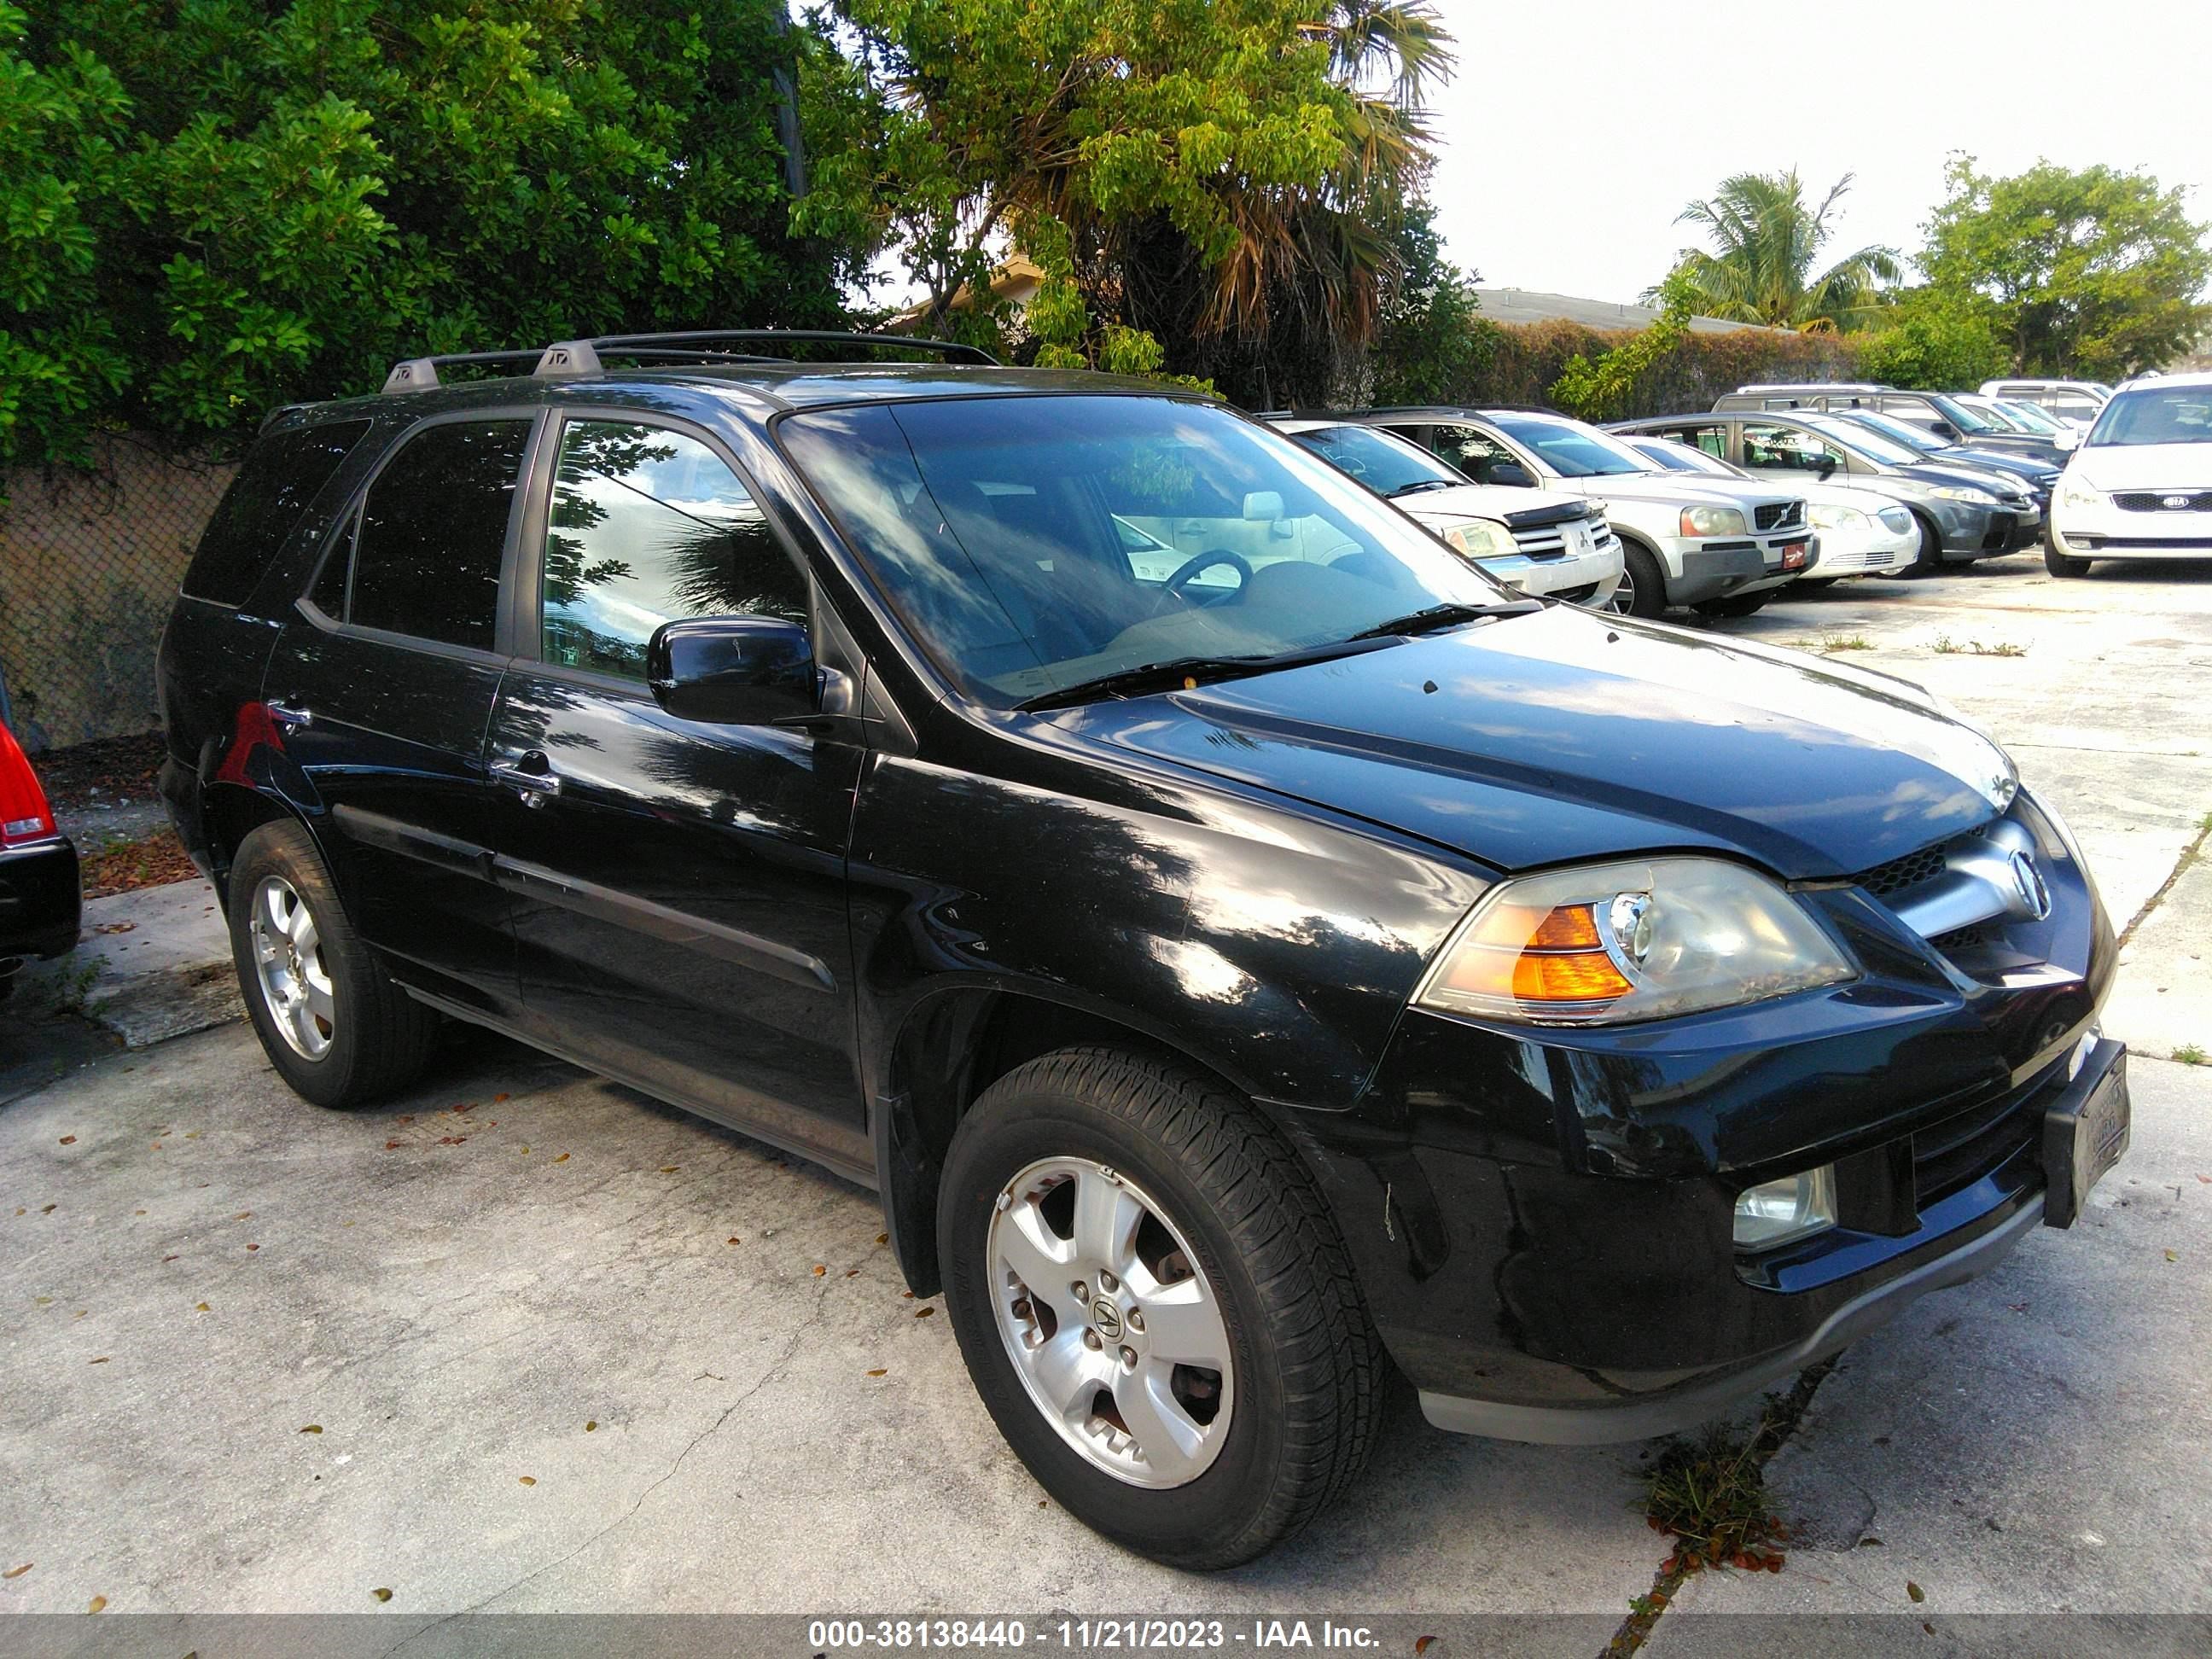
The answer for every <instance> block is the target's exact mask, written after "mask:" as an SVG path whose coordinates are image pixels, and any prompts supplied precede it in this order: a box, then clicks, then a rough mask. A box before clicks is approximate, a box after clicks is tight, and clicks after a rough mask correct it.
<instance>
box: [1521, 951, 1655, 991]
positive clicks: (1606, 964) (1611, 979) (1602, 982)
mask: <svg viewBox="0 0 2212 1659" xmlns="http://www.w3.org/2000/svg"><path fill="white" fill-rule="evenodd" d="M1627 989H1628V981H1627V980H1626V978H1625V977H1623V975H1622V974H1621V971H1620V969H1618V968H1616V967H1614V966H1613V958H1612V957H1608V956H1607V955H1606V953H1605V952H1604V951H1559V952H1558V953H1556V954H1544V953H1540V952H1537V951H1530V952H1529V953H1528V955H1526V956H1523V957H1520V958H1518V959H1517V960H1516V962H1515V963H1514V964H1513V994H1514V995H1515V996H1516V997H1518V998H1520V999H1521V1000H1522V1001H1523V1002H1605V1001H1608V1000H1611V999H1612V998H1614V997H1617V996H1620V995H1621V994H1623V993H1624V992H1626V990H1627Z"/></svg>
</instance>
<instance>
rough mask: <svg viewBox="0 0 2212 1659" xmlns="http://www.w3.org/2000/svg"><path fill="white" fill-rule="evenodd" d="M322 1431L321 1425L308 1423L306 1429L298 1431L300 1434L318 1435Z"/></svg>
mask: <svg viewBox="0 0 2212 1659" xmlns="http://www.w3.org/2000/svg"><path fill="white" fill-rule="evenodd" d="M322 1431H323V1425H321V1424H319V1423H310V1424H308V1425H307V1427H306V1428H304V1429H302V1430H301V1431H300V1432H301V1434H320V1433H321V1432H322Z"/></svg>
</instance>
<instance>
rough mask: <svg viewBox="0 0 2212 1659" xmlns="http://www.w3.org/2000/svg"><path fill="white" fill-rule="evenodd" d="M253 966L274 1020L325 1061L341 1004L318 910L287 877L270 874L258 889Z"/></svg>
mask: <svg viewBox="0 0 2212 1659" xmlns="http://www.w3.org/2000/svg"><path fill="white" fill-rule="evenodd" d="M247 927H248V929H249V930H250V932H251V933H252V942H253V965H254V968H255V969H256V973H257V977H258V981H259V985H260V990H261V1001H262V1005H263V1006H264V1007H265V1008H266V1009H267V1010H268V1013H269V1022H270V1024H271V1025H272V1026H274V1027H275V1028H276V1034H277V1035H278V1036H281V1037H283V1039H284V1041H285V1042H286V1043H287V1044H289V1046H290V1048H291V1050H292V1052H293V1053H294V1054H298V1055H299V1056H300V1057H301V1059H302V1060H320V1059H321V1058H322V1057H323V1056H324V1055H325V1054H328V1053H329V1052H330V1049H331V1039H332V1038H333V1037H334V1036H337V1023H336V1022H337V999H336V995H335V993H334V991H333V989H332V987H331V974H330V969H328V968H327V967H325V965H324V963H323V941H322V934H321V933H320V931H319V929H318V928H317V927H316V926H315V913H314V912H313V910H311V909H309V908H307V901H306V900H305V899H303V898H301V896H300V895H299V893H298V891H297V890H295V889H294V887H293V885H292V884H291V883H290V882H289V881H287V880H285V879H284V878H283V877H282V876H276V875H271V876H264V877H263V878H262V879H261V884H260V885H259V886H258V888H256V889H255V890H254V894H253V908H252V920H251V921H249V922H248V923H247Z"/></svg>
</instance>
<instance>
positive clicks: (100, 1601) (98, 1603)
mask: <svg viewBox="0 0 2212 1659" xmlns="http://www.w3.org/2000/svg"><path fill="white" fill-rule="evenodd" d="M106 1605H107V1598H106V1596H104V1595H95V1596H94V1597H93V1598H92V1605H91V1606H90V1607H87V1608H86V1609H85V1611H86V1612H87V1613H98V1612H99V1611H100V1609H101V1608H102V1607H106Z"/></svg>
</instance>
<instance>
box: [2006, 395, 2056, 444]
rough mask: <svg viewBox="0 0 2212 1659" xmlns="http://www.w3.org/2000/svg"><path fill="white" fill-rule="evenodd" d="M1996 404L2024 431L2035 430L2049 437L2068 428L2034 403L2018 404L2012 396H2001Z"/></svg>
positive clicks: (2034, 431)
mask: <svg viewBox="0 0 2212 1659" xmlns="http://www.w3.org/2000/svg"><path fill="white" fill-rule="evenodd" d="M1996 404H1997V411H1998V412H1999V413H2000V414H2002V415H2003V416H2005V417H2006V418H2007V419H2008V420H2009V421H2010V422H2012V423H2013V424H2014V425H2015V426H2016V427H2018V428H2020V429H2021V431H2023V432H2033V433H2036V434H2039V435H2042V436H2045V437H2048V436H2050V435H2053V434H2055V433H2060V432H2063V431H2065V430H2066V428H2065V427H2064V426H2063V425H2062V424H2061V423H2060V422H2057V421H2054V420H2052V419H2051V416H2048V415H2046V414H2045V412H2044V411H2043V410H2040V409H2038V408H2037V407H2036V406H2035V405H2034V404H2017V403H2014V402H2013V401H2012V400H2011V399H2010V398H1998V399H1997V400H1996Z"/></svg>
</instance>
